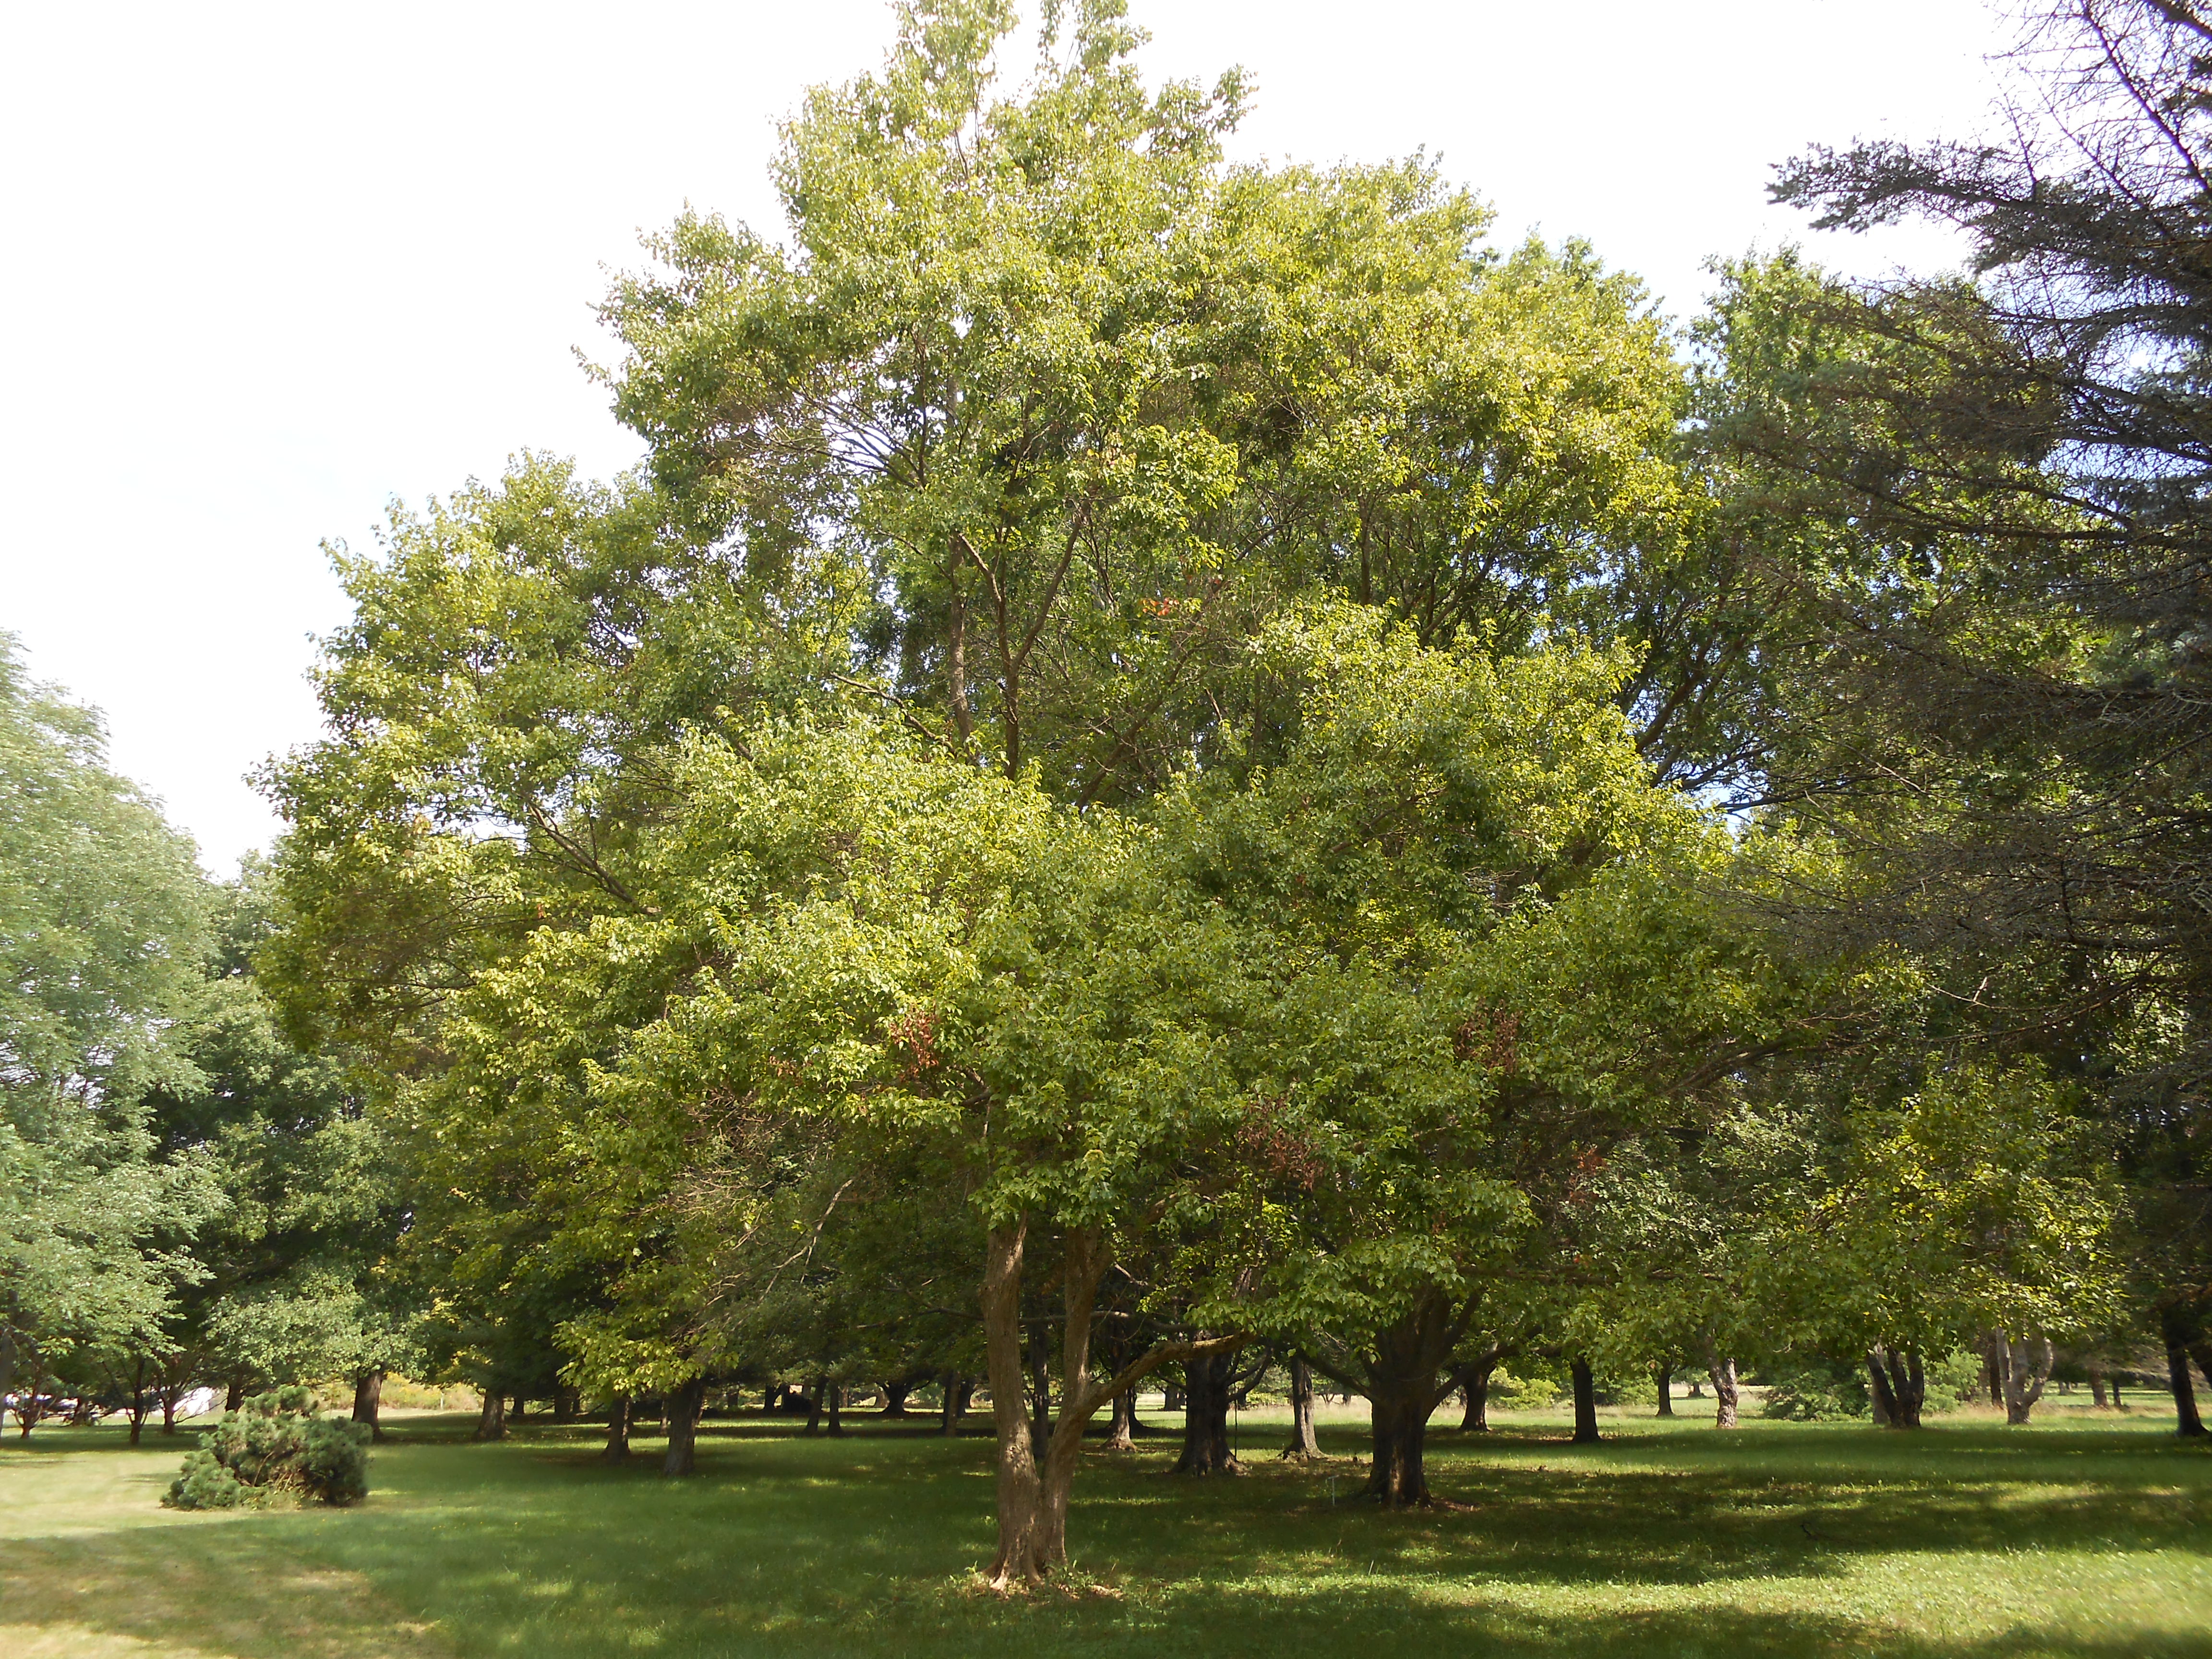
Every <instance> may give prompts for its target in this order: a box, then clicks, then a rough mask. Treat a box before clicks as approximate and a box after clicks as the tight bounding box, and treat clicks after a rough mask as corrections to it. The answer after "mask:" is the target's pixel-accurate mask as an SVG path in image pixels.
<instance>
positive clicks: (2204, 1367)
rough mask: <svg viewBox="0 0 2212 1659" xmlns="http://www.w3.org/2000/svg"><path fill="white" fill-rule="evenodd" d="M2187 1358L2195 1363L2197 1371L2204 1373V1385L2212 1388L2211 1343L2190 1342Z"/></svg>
mask: <svg viewBox="0 0 2212 1659" xmlns="http://www.w3.org/2000/svg"><path fill="white" fill-rule="evenodd" d="M2189 1356H2190V1358H2192V1359H2194V1360H2195V1361H2196V1362H2197V1370H2200V1371H2202V1372H2203V1373H2204V1385H2205V1386H2206V1387H2207V1388H2212V1342H2206V1341H2203V1340H2198V1341H2193V1342H2191V1344H2190V1345H2189Z"/></svg>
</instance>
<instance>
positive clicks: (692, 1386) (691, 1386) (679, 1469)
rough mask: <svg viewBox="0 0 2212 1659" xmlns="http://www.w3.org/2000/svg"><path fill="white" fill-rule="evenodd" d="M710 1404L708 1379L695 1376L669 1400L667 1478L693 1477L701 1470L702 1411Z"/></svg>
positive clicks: (663, 1465) (664, 1466) (664, 1469)
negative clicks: (692, 1473) (702, 1408)
mask: <svg viewBox="0 0 2212 1659" xmlns="http://www.w3.org/2000/svg"><path fill="white" fill-rule="evenodd" d="M706 1401H707V1379H706V1378H705V1377H703V1376H695V1377H693V1378H692V1379H691V1380H690V1382H689V1383H685V1384H684V1386H683V1387H682V1388H680V1389H677V1391H676V1392H675V1393H674V1394H672V1395H670V1396H669V1398H668V1455H667V1456H666V1457H665V1459H664V1460H662V1462H661V1465H660V1472H661V1473H662V1474H677V1475H682V1474H690V1473H691V1471H692V1470H693V1469H695V1468H697V1467H698V1466H699V1457H698V1443H699V1407H702V1405H704V1404H705V1403H706Z"/></svg>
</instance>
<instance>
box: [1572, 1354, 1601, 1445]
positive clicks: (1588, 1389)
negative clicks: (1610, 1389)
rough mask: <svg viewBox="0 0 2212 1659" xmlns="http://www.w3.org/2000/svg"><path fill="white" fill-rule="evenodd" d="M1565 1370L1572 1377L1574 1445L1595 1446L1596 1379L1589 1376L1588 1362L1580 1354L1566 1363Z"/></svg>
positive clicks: (1596, 1436)
mask: <svg viewBox="0 0 2212 1659" xmlns="http://www.w3.org/2000/svg"><path fill="white" fill-rule="evenodd" d="M1567 1370H1569V1372H1570V1373H1571V1374H1572V1376H1573V1377H1574V1388H1575V1438H1574V1443H1575V1444H1576V1445H1577V1446H1595V1445H1596V1444H1597V1443H1598V1432H1597V1379H1596V1378H1595V1377H1594V1376H1591V1375H1590V1364H1589V1360H1587V1359H1585V1358H1583V1356H1582V1355H1580V1354H1577V1355H1576V1356H1575V1357H1574V1358H1572V1359H1571V1360H1569V1361H1568V1362H1567Z"/></svg>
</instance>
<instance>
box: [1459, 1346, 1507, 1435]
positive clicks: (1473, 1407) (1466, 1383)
mask: <svg viewBox="0 0 2212 1659" xmlns="http://www.w3.org/2000/svg"><path fill="white" fill-rule="evenodd" d="M1504 1358H1505V1350H1504V1348H1502V1347H1500V1346H1497V1345H1496V1344H1494V1343H1493V1344H1492V1346H1489V1347H1487V1348H1486V1349H1484V1350H1483V1351H1482V1352H1481V1353H1480V1355H1478V1356H1477V1357H1476V1358H1475V1361H1474V1364H1472V1365H1468V1366H1466V1367H1464V1368H1463V1369H1462V1370H1461V1371H1460V1373H1459V1386H1460V1391H1461V1392H1462V1394H1464V1395H1466V1396H1467V1410H1466V1412H1465V1413H1462V1416H1461V1418H1460V1420H1459V1425H1460V1427H1461V1428H1462V1429H1464V1430H1466V1431H1468V1432H1469V1433H1470V1434H1488V1433H1489V1432H1490V1379H1491V1378H1492V1376H1494V1375H1495V1374H1496V1373H1497V1370H1498V1362H1499V1361H1501V1360H1503V1359H1504Z"/></svg>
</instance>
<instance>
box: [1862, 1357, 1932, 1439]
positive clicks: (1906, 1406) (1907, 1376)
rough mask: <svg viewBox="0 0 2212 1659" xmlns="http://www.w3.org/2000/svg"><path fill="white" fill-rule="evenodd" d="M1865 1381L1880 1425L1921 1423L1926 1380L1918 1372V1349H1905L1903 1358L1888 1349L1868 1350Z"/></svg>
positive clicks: (1915, 1425)
mask: <svg viewBox="0 0 2212 1659" xmlns="http://www.w3.org/2000/svg"><path fill="white" fill-rule="evenodd" d="M1867 1380H1868V1383H1869V1388H1870V1394H1871V1397H1872V1399H1873V1401H1874V1420H1875V1423H1876V1424H1877V1425H1879V1426H1881V1427H1882V1428H1885V1429H1917V1428H1918V1427H1919V1426H1920V1410H1921V1407H1922V1406H1923V1404H1925V1403H1926V1401H1927V1398H1928V1382H1927V1378H1926V1377H1925V1376H1923V1374H1922V1371H1921V1367H1920V1350H1919V1349H1917V1348H1907V1349H1906V1350H1905V1353H1904V1356H1903V1358H1899V1356H1898V1355H1897V1354H1896V1353H1895V1352H1893V1351H1892V1350H1890V1349H1887V1348H1881V1347H1875V1348H1869V1349H1868V1350H1867Z"/></svg>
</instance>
